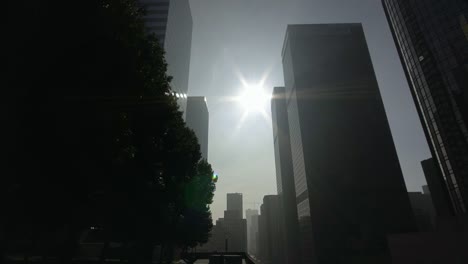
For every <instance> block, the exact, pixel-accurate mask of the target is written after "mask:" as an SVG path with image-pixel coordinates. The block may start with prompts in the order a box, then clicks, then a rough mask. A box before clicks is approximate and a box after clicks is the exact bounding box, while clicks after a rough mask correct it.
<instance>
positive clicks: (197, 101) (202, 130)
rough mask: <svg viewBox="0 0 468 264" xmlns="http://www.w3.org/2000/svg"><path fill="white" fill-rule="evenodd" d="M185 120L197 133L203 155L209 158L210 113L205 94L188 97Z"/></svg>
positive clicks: (206, 158)
mask: <svg viewBox="0 0 468 264" xmlns="http://www.w3.org/2000/svg"><path fill="white" fill-rule="evenodd" d="M185 121H186V122H187V126H188V127H190V128H191V129H193V131H194V132H195V135H197V138H198V143H199V144H200V151H201V153H202V157H203V158H204V159H205V160H208V131H209V113H208V107H207V105H206V99H205V97H204V96H189V97H188V99H187V111H186V118H185Z"/></svg>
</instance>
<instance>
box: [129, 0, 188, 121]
mask: <svg viewBox="0 0 468 264" xmlns="http://www.w3.org/2000/svg"><path fill="white" fill-rule="evenodd" d="M138 2H139V3H140V5H141V6H143V7H144V8H145V9H146V16H145V17H144V21H145V26H146V29H147V30H148V33H152V34H155V36H156V37H157V38H158V40H159V42H160V43H161V45H162V46H163V47H164V50H165V51H166V61H167V64H168V69H167V70H168V74H169V75H171V76H173V80H172V82H171V87H172V90H173V91H174V92H175V93H176V96H177V98H178V103H179V106H180V108H181V110H182V111H183V112H184V113H185V109H186V105H187V91H188V80H189V71H190V56H191V48H192V24H193V22H192V13H191V11H190V4H189V1H188V0H139V1H138ZM184 116H185V114H184Z"/></svg>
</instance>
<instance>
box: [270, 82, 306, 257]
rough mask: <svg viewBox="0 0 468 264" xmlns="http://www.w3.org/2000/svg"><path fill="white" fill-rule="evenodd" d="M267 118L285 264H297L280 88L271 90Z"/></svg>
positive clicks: (293, 200) (283, 98)
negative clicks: (281, 213)
mask: <svg viewBox="0 0 468 264" xmlns="http://www.w3.org/2000/svg"><path fill="white" fill-rule="evenodd" d="M271 116H272V123H273V141H274V147H275V166H276V185H277V189H278V196H279V199H280V202H281V207H282V208H283V209H282V210H283V219H282V220H283V224H282V226H283V227H284V228H283V229H284V240H285V253H286V254H285V255H286V259H287V263H299V259H300V250H299V249H300V248H299V226H298V222H297V208H296V191H295V189H294V173H293V167H292V159H291V144H290V141H289V138H290V137H289V123H288V113H287V109H286V94H285V89H284V87H275V88H274V89H273V96H272V99H271Z"/></svg>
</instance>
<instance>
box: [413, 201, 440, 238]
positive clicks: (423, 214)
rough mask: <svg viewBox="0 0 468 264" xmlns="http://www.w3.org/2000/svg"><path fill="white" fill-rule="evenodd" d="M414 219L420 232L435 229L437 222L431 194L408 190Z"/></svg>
mask: <svg viewBox="0 0 468 264" xmlns="http://www.w3.org/2000/svg"><path fill="white" fill-rule="evenodd" d="M408 196H409V199H410V203H411V207H412V209H413V215H414V219H415V221H416V225H417V227H418V230H419V231H420V232H428V231H433V230H434V228H435V224H436V215H435V210H434V206H433V205H432V199H431V195H430V194H425V193H421V192H408Z"/></svg>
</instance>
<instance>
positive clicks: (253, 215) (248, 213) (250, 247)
mask: <svg viewBox="0 0 468 264" xmlns="http://www.w3.org/2000/svg"><path fill="white" fill-rule="evenodd" d="M245 219H246V220H247V252H249V253H250V254H252V255H254V254H253V252H254V250H255V246H256V241H255V233H256V232H257V228H258V210H256V209H247V210H245Z"/></svg>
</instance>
